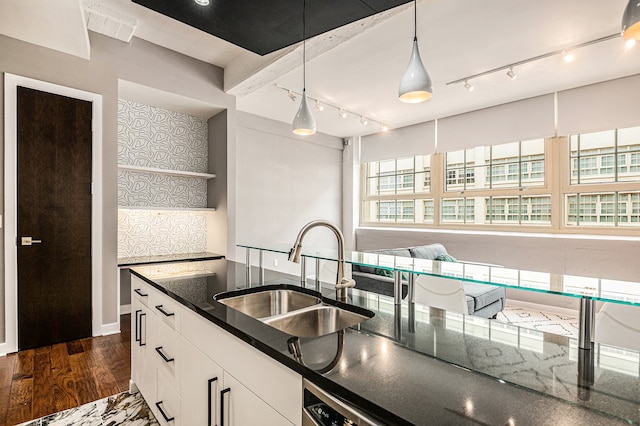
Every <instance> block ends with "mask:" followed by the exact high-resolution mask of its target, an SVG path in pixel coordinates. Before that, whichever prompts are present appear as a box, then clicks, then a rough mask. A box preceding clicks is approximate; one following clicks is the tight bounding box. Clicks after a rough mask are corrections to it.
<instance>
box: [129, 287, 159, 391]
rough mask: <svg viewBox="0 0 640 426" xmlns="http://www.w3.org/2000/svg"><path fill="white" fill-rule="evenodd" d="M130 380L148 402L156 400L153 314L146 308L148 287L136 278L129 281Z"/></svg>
mask: <svg viewBox="0 0 640 426" xmlns="http://www.w3.org/2000/svg"><path fill="white" fill-rule="evenodd" d="M131 289H132V296H131V310H132V315H133V325H134V330H132V333H131V379H132V380H133V382H134V383H135V385H136V386H137V387H138V389H139V390H140V392H141V393H142V395H143V396H144V397H145V399H147V400H148V401H153V400H155V398H156V388H157V385H156V383H157V376H156V365H155V354H154V350H153V348H154V346H153V345H154V329H153V327H154V325H155V321H154V319H155V318H154V316H155V315H154V313H153V312H151V310H150V309H149V307H148V306H147V300H148V298H149V286H148V284H146V283H144V282H143V281H142V280H140V279H139V278H137V277H132V280H131Z"/></svg>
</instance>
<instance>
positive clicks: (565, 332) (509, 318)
mask: <svg viewBox="0 0 640 426" xmlns="http://www.w3.org/2000/svg"><path fill="white" fill-rule="evenodd" d="M496 320H497V321H500V322H504V323H507V324H512V325H517V326H518V327H523V328H530V329H533V330H538V331H543V332H545V333H553V334H559V335H561V336H569V337H575V338H577V337H578V318H577V317H573V316H570V315H561V314H554V313H550V312H542V311H536V310H532V309H527V308H520V307H516V306H508V305H507V306H506V307H505V308H504V310H503V311H502V312H500V313H499V314H498V317H497V318H496Z"/></svg>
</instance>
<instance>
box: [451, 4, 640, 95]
mask: <svg viewBox="0 0 640 426" xmlns="http://www.w3.org/2000/svg"><path fill="white" fill-rule="evenodd" d="M631 2H632V3H634V4H636V3H638V4H640V1H639V0H631ZM631 2H630V4H631ZM639 17H640V13H639ZM623 26H624V25H623ZM637 33H638V37H640V25H638V29H637ZM618 37H620V33H615V34H611V35H608V36H606V37H600V38H597V39H594V40H590V41H587V42H585V43H580V44H577V45H575V46H570V47H568V48H566V49H562V50H556V51H553V52H549V53H544V54H542V55H538V56H534V57H532V58H527V59H523V60H521V61H518V62H514V63H512V64H507V65H503V66H501V67H498V68H494V69H491V70H488V71H483V72H481V73H478V74H474V75H470V76H467V77H463V78H459V79H458V80H454V81H450V82H448V83H447V86H449V85H451V84H464V88H465V89H467V91H469V92H473V89H474V86H473V85H472V84H471V83H470V80H475V79H477V78H479V77H484V76H486V75H489V74H494V73H497V72H501V71H505V70H506V71H507V72H506V75H507V77H508V78H509V79H510V80H515V79H516V78H517V77H518V74H516V72H515V70H514V68H515V67H517V66H520V65H524V64H527V63H529V62H535V61H539V60H541V59H545V58H549V57H551V56H561V57H562V60H563V61H564V62H566V63H570V62H572V61H573V60H574V59H575V57H576V50H578V49H580V48H582V47H586V46H591V45H593V44H597V43H602V42H604V41H608V40H612V39H615V38H618ZM625 37H626V36H625ZM629 40H630V41H633V42H634V43H630V42H629V41H627V43H626V47H627V48H630V47H633V45H634V44H635V39H629Z"/></svg>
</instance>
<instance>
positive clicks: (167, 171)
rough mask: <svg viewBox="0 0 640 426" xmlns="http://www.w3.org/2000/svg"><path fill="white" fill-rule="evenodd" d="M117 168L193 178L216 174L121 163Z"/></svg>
mask: <svg viewBox="0 0 640 426" xmlns="http://www.w3.org/2000/svg"><path fill="white" fill-rule="evenodd" d="M118 169H119V170H129V171H132V172H144V173H161V174H164V175H172V176H185V177H193V178H200V179H213V178H215V177H216V175H214V174H211V173H198V172H185V171H181V170H170V169H158V168H155V167H142V166H126V165H122V164H121V165H119V166H118Z"/></svg>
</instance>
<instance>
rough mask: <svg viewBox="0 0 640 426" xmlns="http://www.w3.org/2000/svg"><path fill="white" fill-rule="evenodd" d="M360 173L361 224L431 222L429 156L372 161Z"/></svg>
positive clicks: (432, 216)
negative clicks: (364, 184) (362, 172)
mask: <svg viewBox="0 0 640 426" xmlns="http://www.w3.org/2000/svg"><path fill="white" fill-rule="evenodd" d="M363 170H364V171H365V173H364V175H365V179H366V187H365V188H364V192H365V194H366V195H365V196H364V199H363V204H362V221H363V222H372V223H433V221H434V206H433V199H431V198H429V197H428V195H429V194H430V191H431V156H429V155H419V156H416V157H408V158H398V159H392V160H385V161H374V162H371V163H368V164H366V165H365V166H364V168H363Z"/></svg>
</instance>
